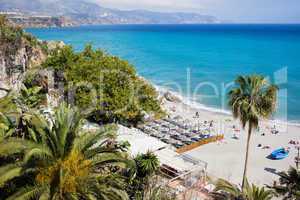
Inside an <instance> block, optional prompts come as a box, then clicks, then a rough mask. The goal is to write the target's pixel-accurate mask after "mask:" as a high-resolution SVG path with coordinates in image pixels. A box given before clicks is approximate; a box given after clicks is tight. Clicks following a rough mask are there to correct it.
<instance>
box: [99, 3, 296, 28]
mask: <svg viewBox="0 0 300 200" xmlns="http://www.w3.org/2000/svg"><path fill="white" fill-rule="evenodd" d="M93 1H94V2H97V3H99V5H101V6H103V7H108V8H117V9H123V10H133V9H145V10H152V11H163V12H175V11H176V12H177V11H184V12H196V13H201V14H209V15H213V16H216V17H218V18H219V19H221V20H226V21H227V20H228V21H233V22H243V23H245V22H249V23H265V22H268V23H300V0H93Z"/></svg>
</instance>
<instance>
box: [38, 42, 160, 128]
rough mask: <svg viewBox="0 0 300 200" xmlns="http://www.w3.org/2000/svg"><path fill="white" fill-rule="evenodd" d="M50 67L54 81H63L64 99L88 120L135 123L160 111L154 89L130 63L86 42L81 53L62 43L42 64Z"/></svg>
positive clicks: (158, 113) (158, 114)
mask: <svg viewBox="0 0 300 200" xmlns="http://www.w3.org/2000/svg"><path fill="white" fill-rule="evenodd" d="M43 67H44V68H47V69H52V70H54V74H55V83H56V84H57V85H58V83H59V82H60V83H63V85H64V87H65V91H66V94H65V95H66V98H69V99H68V101H69V102H72V101H73V102H74V104H75V105H76V106H78V107H79V108H80V109H81V110H82V111H84V112H90V113H92V115H91V117H90V119H93V120H95V121H98V122H99V121H101V122H120V123H126V124H136V123H138V122H139V121H141V120H142V119H143V116H144V114H145V113H147V114H149V115H152V116H154V117H158V116H160V115H161V114H162V111H161V108H160V105H159V102H158V100H157V93H156V91H155V89H154V88H153V87H152V86H151V85H150V84H149V83H147V82H146V81H145V80H143V79H142V78H140V77H138V76H137V74H136V71H135V69H134V67H133V66H132V65H130V64H129V63H128V62H127V61H124V60H121V59H120V58H118V57H115V56H110V55H108V54H106V53H104V52H103V51H101V50H93V49H92V47H91V46H90V45H88V46H86V48H85V49H84V50H83V51H82V52H79V53H77V52H75V51H74V50H73V49H72V47H70V46H65V47H63V48H62V49H58V50H57V51H54V52H53V53H52V54H51V56H50V57H49V58H48V59H47V60H46V61H45V62H44V63H43Z"/></svg>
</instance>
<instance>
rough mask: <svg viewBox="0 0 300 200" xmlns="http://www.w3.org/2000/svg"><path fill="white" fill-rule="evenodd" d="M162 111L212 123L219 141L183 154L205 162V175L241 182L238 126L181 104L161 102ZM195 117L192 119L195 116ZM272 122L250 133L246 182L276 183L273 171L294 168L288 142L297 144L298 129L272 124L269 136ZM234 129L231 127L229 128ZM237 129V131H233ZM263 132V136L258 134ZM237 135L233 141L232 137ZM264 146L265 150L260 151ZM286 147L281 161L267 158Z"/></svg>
mask: <svg viewBox="0 0 300 200" xmlns="http://www.w3.org/2000/svg"><path fill="white" fill-rule="evenodd" d="M163 106H164V108H165V109H166V111H167V112H168V114H169V115H170V117H175V116H178V115H179V116H181V117H183V119H188V120H190V121H192V122H194V123H198V122H203V121H211V120H213V127H214V128H213V130H212V131H213V132H215V133H218V134H224V135H225V139H224V141H222V142H218V143H211V144H207V145H204V146H201V147H198V148H196V149H193V150H191V151H189V152H186V154H188V155H190V156H192V157H195V158H197V159H200V160H203V161H205V162H207V163H208V174H209V175H210V176H212V177H219V178H225V179H227V180H229V181H231V182H233V183H237V184H238V183H241V180H242V175H243V167H244V158H245V150H246V139H247V134H246V132H245V130H243V129H242V128H241V127H240V123H239V122H238V121H236V120H233V118H232V116H231V115H227V114H222V113H217V112H211V111H207V110H202V109H197V108H195V107H191V106H189V105H187V104H185V103H183V102H182V101H181V102H170V101H164V103H163ZM196 112H198V113H199V117H197V118H195V113H196ZM274 124H276V123H275V122H272V121H264V122H262V123H261V124H260V128H259V131H255V132H253V135H252V139H251V150H250V158H249V167H248V179H249V181H250V182H252V183H255V184H258V185H265V184H272V183H273V181H274V180H278V176H277V175H276V173H277V172H280V171H283V170H287V169H288V168H289V166H291V165H292V166H295V162H294V158H295V156H296V155H297V150H296V148H295V146H294V145H291V144H289V142H290V141H291V140H295V141H300V127H299V126H297V125H292V124H286V123H281V124H278V123H277V124H276V125H275V128H276V130H278V131H279V133H278V134H272V133H271V130H272V128H274ZM233 126H234V128H233ZM236 130H240V131H236ZM263 133H264V136H263V135H262V134H263ZM233 136H237V137H238V139H237V138H233ZM259 144H260V145H261V147H258V145H259ZM265 146H268V147H269V148H263V147H265ZM279 147H284V148H288V147H289V148H290V153H289V156H288V157H287V158H285V159H283V160H271V159H269V158H267V157H268V156H269V155H270V153H271V152H272V151H273V150H275V149H277V148H279Z"/></svg>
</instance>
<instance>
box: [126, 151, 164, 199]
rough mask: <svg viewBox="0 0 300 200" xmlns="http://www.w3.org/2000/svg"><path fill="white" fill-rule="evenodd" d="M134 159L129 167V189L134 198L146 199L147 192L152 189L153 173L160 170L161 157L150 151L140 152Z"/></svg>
mask: <svg viewBox="0 0 300 200" xmlns="http://www.w3.org/2000/svg"><path fill="white" fill-rule="evenodd" d="M134 161H135V162H134V163H131V166H130V167H129V168H128V169H129V173H128V174H127V177H128V187H127V191H128V194H129V195H130V197H132V198H133V199H146V198H145V195H146V193H147V194H148V193H149V191H150V190H151V184H150V181H149V180H150V179H151V180H153V175H155V173H156V172H157V171H158V170H159V159H158V158H157V156H156V155H155V154H154V153H153V152H151V151H148V152H147V153H145V154H138V155H137V156H136V157H135V158H134ZM157 192H159V191H157Z"/></svg>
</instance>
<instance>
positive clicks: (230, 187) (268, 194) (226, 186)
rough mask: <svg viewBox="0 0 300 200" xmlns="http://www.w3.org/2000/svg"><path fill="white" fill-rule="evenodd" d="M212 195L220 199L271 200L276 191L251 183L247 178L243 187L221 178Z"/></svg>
mask: <svg viewBox="0 0 300 200" xmlns="http://www.w3.org/2000/svg"><path fill="white" fill-rule="evenodd" d="M212 196H213V197H214V198H215V199H219V200H271V199H272V198H273V196H274V193H273V191H272V190H266V189H265V188H264V187H261V188H259V187H257V186H255V185H254V184H252V185H251V184H249V182H248V181H247V180H246V181H245V186H244V188H243V189H242V188H240V187H238V186H237V185H234V184H232V183H230V182H228V181H226V180H224V179H219V180H218V182H217V184H216V188H215V190H214V192H213V193H212Z"/></svg>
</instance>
